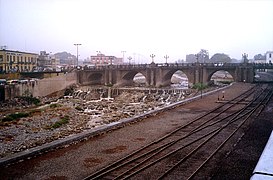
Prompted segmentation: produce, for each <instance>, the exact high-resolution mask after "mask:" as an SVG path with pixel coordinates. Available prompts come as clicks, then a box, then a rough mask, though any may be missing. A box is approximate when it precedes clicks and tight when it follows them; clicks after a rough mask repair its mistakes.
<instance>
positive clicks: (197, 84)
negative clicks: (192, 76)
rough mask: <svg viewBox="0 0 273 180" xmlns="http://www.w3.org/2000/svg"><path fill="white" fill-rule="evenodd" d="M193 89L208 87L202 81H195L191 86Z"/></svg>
mask: <svg viewBox="0 0 273 180" xmlns="http://www.w3.org/2000/svg"><path fill="white" fill-rule="evenodd" d="M192 88H193V89H197V90H198V91H200V90H203V89H206V88H208V85H205V84H203V83H196V84H194V85H193V87H192Z"/></svg>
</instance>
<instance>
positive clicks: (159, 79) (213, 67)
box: [78, 63, 255, 87]
mask: <svg viewBox="0 0 273 180" xmlns="http://www.w3.org/2000/svg"><path fill="white" fill-rule="evenodd" d="M178 70H180V71H182V72H184V73H185V74H186V76H187V78H188V81H189V86H192V85H193V84H195V83H203V84H208V83H209V81H210V79H211V76H212V75H213V74H214V73H215V72H217V71H220V70H223V71H227V72H229V73H230V74H231V76H232V77H233V79H234V81H236V82H249V83H251V82H253V81H254V75H255V74H254V70H255V66H254V65H253V64H246V63H242V64H239V63H226V64H214V63H192V64H191V63H179V64H178V63H175V64H155V63H152V64H139V65H135V64H134V65H107V66H97V67H91V68H84V69H83V70H79V71H78V83H80V84H81V85H111V86H112V85H113V86H126V85H132V84H133V79H134V77H135V75H136V74H137V73H141V74H142V75H143V76H145V79H146V85H147V86H152V87H162V86H168V85H170V84H171V77H172V75H173V74H174V73H175V72H176V71H178Z"/></svg>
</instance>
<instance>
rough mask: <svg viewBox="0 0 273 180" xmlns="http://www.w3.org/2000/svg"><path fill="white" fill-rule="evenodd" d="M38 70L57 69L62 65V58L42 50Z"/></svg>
mask: <svg viewBox="0 0 273 180" xmlns="http://www.w3.org/2000/svg"><path fill="white" fill-rule="evenodd" d="M37 64H38V67H37V70H38V71H48V70H50V71H55V70H57V69H58V67H59V66H60V59H58V58H56V57H55V55H51V54H49V53H47V52H46V51H40V55H39V57H38V62H37Z"/></svg>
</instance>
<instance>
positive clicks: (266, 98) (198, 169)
mask: <svg viewBox="0 0 273 180" xmlns="http://www.w3.org/2000/svg"><path fill="white" fill-rule="evenodd" d="M272 95H273V92H272V91H271V92H270V91H269V92H268V94H267V95H266V96H265V97H264V99H263V101H265V103H266V104H267V103H268V102H269V100H270V98H271V97H272ZM263 101H261V102H260V103H259V104H258V105H257V106H256V107H255V108H254V109H253V110H252V112H251V113H250V114H249V115H248V116H247V117H246V118H245V119H244V120H243V121H242V122H241V123H240V124H239V126H238V127H237V128H236V129H235V130H234V131H233V132H232V134H230V135H229V137H228V138H227V139H226V140H225V141H224V142H222V144H221V145H220V146H219V147H218V148H217V149H215V151H214V152H213V153H212V154H211V155H210V156H209V157H208V158H207V159H206V160H205V161H204V162H203V163H202V164H201V165H200V166H199V167H198V168H197V169H196V170H195V171H194V172H193V173H192V174H191V175H190V177H189V178H188V179H192V178H193V177H194V176H195V175H196V174H197V172H198V171H200V170H201V168H202V167H203V166H204V165H205V164H206V163H207V162H208V161H209V160H210V159H211V158H212V157H213V156H214V155H215V154H216V153H217V152H218V151H219V150H220V149H221V148H222V147H223V146H224V145H225V144H226V143H227V141H228V140H229V139H230V138H231V137H232V136H233V135H234V134H235V133H236V132H237V131H238V130H239V129H240V128H241V127H242V126H243V124H244V123H245V122H246V121H247V120H248V119H249V118H250V117H251V115H253V113H254V112H255V111H256V110H257V109H258V108H259V107H260V106H263V107H264V104H262V103H263ZM261 112H262V111H259V112H258V115H259V114H260V113H261ZM256 117H257V115H256Z"/></svg>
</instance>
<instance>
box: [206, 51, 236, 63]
mask: <svg viewBox="0 0 273 180" xmlns="http://www.w3.org/2000/svg"><path fill="white" fill-rule="evenodd" d="M210 62H212V63H231V58H230V57H229V56H228V55H226V54H224V53H216V54H214V55H213V56H212V57H211V58H210Z"/></svg>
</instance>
